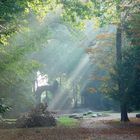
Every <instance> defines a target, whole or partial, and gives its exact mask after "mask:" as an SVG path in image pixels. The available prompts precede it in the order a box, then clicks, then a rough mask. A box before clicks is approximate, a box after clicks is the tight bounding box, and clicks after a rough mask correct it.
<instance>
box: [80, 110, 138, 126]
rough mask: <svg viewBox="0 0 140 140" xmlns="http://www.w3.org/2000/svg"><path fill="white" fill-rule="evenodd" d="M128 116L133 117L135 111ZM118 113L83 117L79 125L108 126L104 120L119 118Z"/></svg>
mask: <svg viewBox="0 0 140 140" xmlns="http://www.w3.org/2000/svg"><path fill="white" fill-rule="evenodd" d="M128 116H129V118H135V117H136V113H129V114H128ZM119 119H120V113H109V116H105V117H94V118H88V117H87V118H83V120H82V121H81V124H80V126H81V127H83V128H110V127H109V126H108V125H107V124H104V121H111V120H119Z"/></svg>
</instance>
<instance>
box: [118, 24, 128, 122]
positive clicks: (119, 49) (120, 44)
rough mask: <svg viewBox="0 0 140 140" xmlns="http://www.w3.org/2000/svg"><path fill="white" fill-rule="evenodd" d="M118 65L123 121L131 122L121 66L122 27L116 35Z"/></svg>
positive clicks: (119, 27)
mask: <svg viewBox="0 0 140 140" xmlns="http://www.w3.org/2000/svg"><path fill="white" fill-rule="evenodd" d="M116 63H117V70H118V76H119V78H118V88H119V93H120V95H121V100H120V110H121V121H129V119H128V115H127V102H126V98H125V89H124V82H123V77H122V74H121V71H120V70H119V69H120V66H121V63H122V29H121V26H118V27H117V33H116Z"/></svg>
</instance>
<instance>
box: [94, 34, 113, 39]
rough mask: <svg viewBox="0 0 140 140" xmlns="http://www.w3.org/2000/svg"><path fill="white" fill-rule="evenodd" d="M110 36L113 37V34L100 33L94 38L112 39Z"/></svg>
mask: <svg viewBox="0 0 140 140" xmlns="http://www.w3.org/2000/svg"><path fill="white" fill-rule="evenodd" d="M112 36H114V34H113V33H102V34H99V35H97V36H96V39H109V38H112Z"/></svg>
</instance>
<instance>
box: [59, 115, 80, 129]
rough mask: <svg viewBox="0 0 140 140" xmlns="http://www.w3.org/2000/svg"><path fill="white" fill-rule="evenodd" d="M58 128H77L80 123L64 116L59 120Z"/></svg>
mask: <svg viewBox="0 0 140 140" xmlns="http://www.w3.org/2000/svg"><path fill="white" fill-rule="evenodd" d="M57 122H58V126H66V127H75V126H78V124H79V121H78V120H76V119H73V118H69V117H68V116H62V117H59V118H58V119H57Z"/></svg>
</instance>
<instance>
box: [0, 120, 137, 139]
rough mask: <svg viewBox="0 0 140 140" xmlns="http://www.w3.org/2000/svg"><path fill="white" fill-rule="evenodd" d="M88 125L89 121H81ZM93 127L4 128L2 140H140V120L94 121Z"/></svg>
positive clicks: (1, 132)
mask: <svg viewBox="0 0 140 140" xmlns="http://www.w3.org/2000/svg"><path fill="white" fill-rule="evenodd" d="M84 121H85V123H87V120H84V119H83V120H81V123H80V124H83V122H84ZM90 124H91V126H92V127H90V128H89V127H84V126H82V125H77V126H68V127H66V126H57V127H50V128H46V127H37V128H18V129H17V128H5V129H4V128H3V129H0V140H126V139H127V140H140V120H139V119H131V121H130V122H128V123H120V122H119V121H118V120H109V121H105V120H103V121H92V122H91V120H90Z"/></svg>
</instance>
